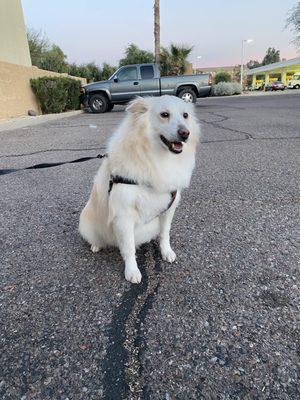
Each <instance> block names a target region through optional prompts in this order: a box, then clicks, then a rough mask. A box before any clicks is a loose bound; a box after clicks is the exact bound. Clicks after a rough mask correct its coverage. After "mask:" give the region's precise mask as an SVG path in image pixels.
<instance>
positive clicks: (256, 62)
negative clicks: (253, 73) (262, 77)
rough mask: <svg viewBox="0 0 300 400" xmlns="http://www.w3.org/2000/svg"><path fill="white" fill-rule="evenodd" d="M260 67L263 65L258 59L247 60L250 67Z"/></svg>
mask: <svg viewBox="0 0 300 400" xmlns="http://www.w3.org/2000/svg"><path fill="white" fill-rule="evenodd" d="M258 67H261V64H260V63H259V62H258V61H257V60H250V61H248V62H247V68H248V69H253V68H258Z"/></svg>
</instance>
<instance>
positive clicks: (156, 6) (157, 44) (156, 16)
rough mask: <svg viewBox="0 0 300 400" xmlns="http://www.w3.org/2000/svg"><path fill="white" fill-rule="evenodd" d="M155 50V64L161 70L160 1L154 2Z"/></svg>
mask: <svg viewBox="0 0 300 400" xmlns="http://www.w3.org/2000/svg"><path fill="white" fill-rule="evenodd" d="M154 48H155V62H156V63H157V66H158V69H159V70H160V12H159V0H154Z"/></svg>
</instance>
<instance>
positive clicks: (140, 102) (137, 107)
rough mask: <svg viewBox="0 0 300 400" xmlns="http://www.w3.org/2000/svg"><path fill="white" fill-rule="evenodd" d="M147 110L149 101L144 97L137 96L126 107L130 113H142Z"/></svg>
mask: <svg viewBox="0 0 300 400" xmlns="http://www.w3.org/2000/svg"><path fill="white" fill-rule="evenodd" d="M148 110H149V101H148V100H147V99H145V98H144V97H137V98H136V99H134V100H133V101H131V102H130V103H129V104H128V106H127V107H126V111H128V112H130V113H132V114H144V113H145V112H146V111H148Z"/></svg>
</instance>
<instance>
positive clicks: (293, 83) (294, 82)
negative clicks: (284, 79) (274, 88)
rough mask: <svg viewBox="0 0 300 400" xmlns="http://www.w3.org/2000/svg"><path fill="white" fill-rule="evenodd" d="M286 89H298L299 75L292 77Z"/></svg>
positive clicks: (299, 87) (299, 83)
mask: <svg viewBox="0 0 300 400" xmlns="http://www.w3.org/2000/svg"><path fill="white" fill-rule="evenodd" d="M287 87H288V88H289V89H300V73H299V74H294V75H293V78H292V79H291V80H290V81H289V83H288V85H287Z"/></svg>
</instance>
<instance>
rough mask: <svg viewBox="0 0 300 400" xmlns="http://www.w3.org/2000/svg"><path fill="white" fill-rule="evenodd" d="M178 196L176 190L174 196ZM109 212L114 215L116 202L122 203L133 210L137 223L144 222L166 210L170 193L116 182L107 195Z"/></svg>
mask: <svg viewBox="0 0 300 400" xmlns="http://www.w3.org/2000/svg"><path fill="white" fill-rule="evenodd" d="M177 196H178V197H179V196H180V193H179V192H178V193H177V194H176V197H177ZM108 201H109V204H110V212H111V211H112V210H113V214H114V215H113V216H112V215H110V219H111V218H112V217H115V214H116V212H117V211H116V209H115V205H116V204H120V203H121V204H122V206H123V207H125V208H128V209H129V208H131V209H132V210H133V213H134V216H135V221H136V223H137V224H146V223H148V222H151V221H152V220H153V219H154V218H156V217H158V216H160V215H161V214H162V213H164V212H165V211H167V210H168V208H169V206H170V204H171V201H172V194H171V193H170V192H165V193H159V192H156V191H154V190H153V189H152V188H149V187H147V186H144V185H126V184H116V185H114V186H113V190H112V191H111V194H110V196H109V199H108Z"/></svg>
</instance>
